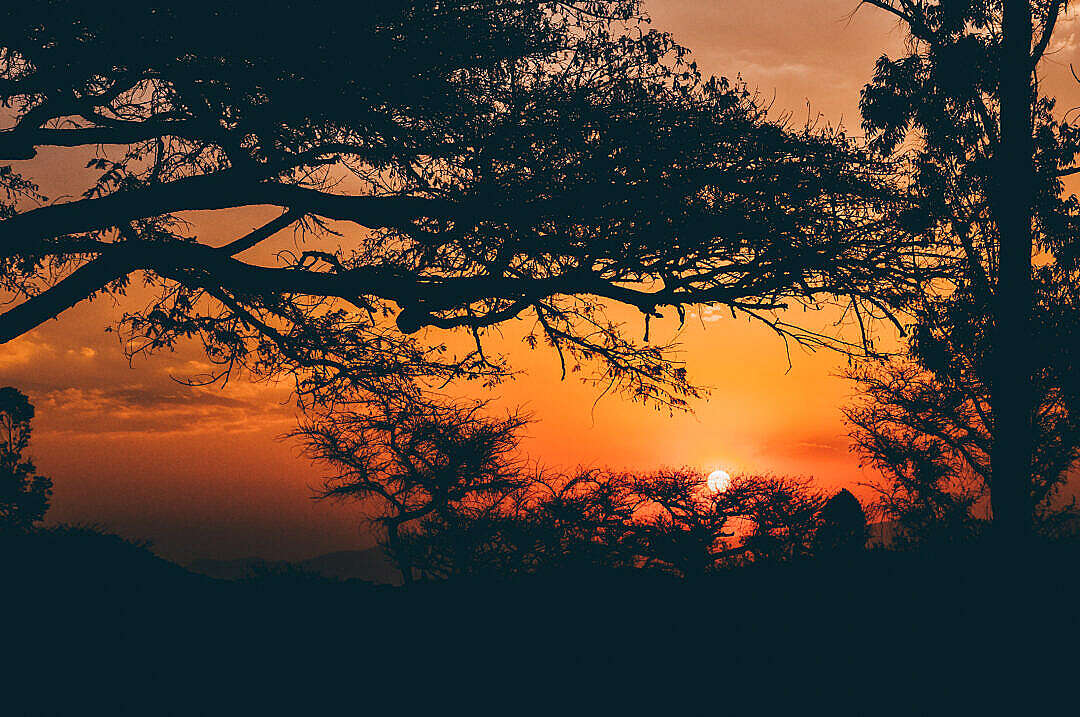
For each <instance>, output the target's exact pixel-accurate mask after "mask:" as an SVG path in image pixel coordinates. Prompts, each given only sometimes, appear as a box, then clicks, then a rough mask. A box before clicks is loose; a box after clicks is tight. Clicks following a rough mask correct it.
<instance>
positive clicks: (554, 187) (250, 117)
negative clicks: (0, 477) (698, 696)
mask: <svg viewBox="0 0 1080 717" xmlns="http://www.w3.org/2000/svg"><path fill="white" fill-rule="evenodd" d="M118 18H120V19H119V20H118ZM644 21H645V18H644V16H643V15H642V13H641V11H640V8H639V4H638V2H637V1H636V0H576V1H571V0H567V1H566V2H554V1H552V2H539V1H536V2H533V1H526V2H514V3H507V2H503V1H502V0H468V1H466V0H460V1H455V2H450V3H445V2H434V0H390V1H389V2H381V3H379V4H378V7H377V8H373V7H368V6H367V5H357V4H349V3H342V2H338V1H334V0H317V1H316V2H314V3H311V2H304V3H297V2H291V1H286V0H273V1H272V2H269V3H258V4H252V3H231V4H229V5H228V6H222V5H221V4H220V3H216V2H215V3H209V2H206V0H192V1H189V2H184V3H174V2H152V3H144V4H141V5H139V6H138V7H135V8H132V7H129V4H127V3H117V2H104V3H102V2H94V3H89V2H82V1H76V0H55V1H52V2H45V3H22V4H16V5H9V6H7V7H5V8H4V9H3V11H2V13H0V102H3V104H4V105H5V107H8V108H10V109H11V111H12V112H13V114H14V119H13V124H12V125H11V126H10V127H9V128H8V129H6V130H4V131H3V132H2V133H0V158H7V159H9V160H19V159H27V158H32V157H34V156H35V154H36V152H37V151H38V150H39V149H42V148H60V149H62V150H64V151H62V152H60V153H59V154H58V156H59V157H61V160H59V161H62V162H70V163H72V164H71V165H69V166H72V169H73V170H74V168H75V166H81V165H82V164H84V163H87V162H88V163H89V164H88V168H89V169H90V170H91V171H92V173H93V174H94V178H93V179H92V180H90V181H88V183H87V185H86V187H85V191H84V192H83V193H82V194H81V196H77V197H75V198H74V199H65V200H60V201H51V202H50V201H46V200H45V198H44V197H42V196H41V194H42V190H41V189H40V188H39V187H38V185H39V184H40V181H35V175H34V171H35V168H36V167H37V165H36V164H35V163H33V162H27V163H24V164H19V165H18V168H17V169H16V168H15V166H14V165H8V166H5V167H4V168H3V170H2V171H0V183H2V187H3V191H4V192H5V193H6V202H5V203H4V208H3V210H2V211H3V220H2V221H0V244H2V245H3V247H4V248H3V264H2V268H0V279H2V284H3V287H4V288H5V289H7V290H9V291H10V292H12V293H13V294H15V296H16V297H17V298H21V299H22V300H23V301H22V303H20V304H18V305H17V306H15V307H14V308H11V309H9V310H8V311H7V312H6V313H4V314H3V315H2V316H0V340H3V341H7V340H10V339H12V338H14V337H16V336H18V335H20V334H22V333H25V332H26V331H29V330H31V329H32V328H34V327H35V326H37V325H39V324H40V323H42V322H43V321H45V320H47V319H48V318H50V317H53V316H56V315H57V314H59V313H61V312H62V311H64V310H65V309H67V308H68V307H70V306H72V305H74V304H75V303H77V302H79V301H82V300H84V299H86V298H88V297H92V296H94V295H96V294H99V293H102V292H105V293H122V292H124V291H125V290H126V289H128V288H129V286H130V285H131V283H132V282H133V281H137V280H138V279H139V278H140V277H141V279H142V281H143V282H144V283H145V284H146V285H147V286H148V287H149V288H150V290H151V291H153V292H156V297H157V298H156V299H155V300H153V301H151V302H150V304H149V305H148V306H147V307H146V309H145V310H143V311H138V312H134V313H131V314H128V315H126V316H124V317H123V320H122V322H121V327H122V328H123V330H124V331H125V332H126V335H127V338H128V339H129V340H128V341H126V342H125V344H124V345H125V346H126V347H127V348H126V350H128V351H130V352H140V351H153V350H156V349H160V348H162V347H170V346H172V345H174V344H175V343H176V342H177V341H181V340H185V339H194V340H198V341H201V342H202V344H203V346H204V348H205V350H206V353H207V356H208V357H210V358H211V359H212V360H213V361H214V362H216V363H217V365H218V367H219V370H217V371H216V372H214V373H213V374H212V375H210V376H205V377H200V379H201V380H216V379H220V378H227V377H228V376H229V375H230V374H231V373H232V372H234V371H249V372H251V373H252V374H254V375H255V376H261V377H266V376H276V375H282V374H294V375H295V376H296V379H297V387H298V392H299V394H300V395H301V396H304V397H310V398H312V399H316V400H317V399H322V398H327V397H330V398H332V397H333V396H335V395H337V394H338V393H341V392H343V391H368V392H374V393H379V392H383V391H391V392H392V391H394V390H397V389H398V388H399V387H398V384H399V383H404V384H408V383H409V382H412V381H417V380H419V381H424V380H431V381H437V382H439V383H441V382H443V381H445V380H448V379H453V378H460V377H472V378H479V379H483V380H487V381H494V380H498V379H499V378H501V377H502V376H505V375H506V374H507V372H508V369H507V366H506V363H505V361H504V360H503V359H502V358H500V357H499V356H496V355H493V354H491V353H489V352H487V351H485V349H484V341H483V339H484V338H485V337H486V335H487V331H486V330H487V329H489V328H490V327H493V326H495V325H497V324H500V323H502V322H506V321H508V320H511V319H514V318H517V317H523V316H528V317H531V319H532V326H533V328H532V331H531V333H528V335H527V337H526V339H527V341H528V342H530V344H532V345H534V346H535V345H538V344H547V345H550V346H551V347H553V348H554V349H555V350H556V351H557V352H558V353H559V355H560V357H561V358H562V361H563V366H564V370H565V371H572V370H574V369H575V368H577V367H578V366H579V365H580V364H589V365H590V366H593V367H595V371H594V372H585V373H583V374H582V375H583V376H584V377H585V379H586V380H592V381H596V382H598V383H599V384H600V385H603V386H610V387H612V388H615V389H620V390H623V391H625V392H627V393H628V394H629V395H630V396H632V397H634V398H637V399H640V400H643V401H648V402H654V403H658V404H661V405H670V406H682V405H683V404H684V402H685V400H686V398H687V397H688V396H692V395H694V393H695V391H694V389H693V387H692V386H691V385H690V384H689V383H688V382H687V379H686V375H685V371H684V370H683V369H682V367H681V365H680V364H678V363H677V362H675V361H673V359H672V356H671V354H670V352H669V351H668V349H669V348H670V347H666V346H652V345H648V344H644V345H643V344H641V343H639V342H636V341H633V340H631V339H630V338H628V337H627V335H626V333H625V331H623V330H622V329H621V328H620V326H619V325H617V324H616V323H614V322H613V321H611V320H610V319H608V318H606V316H605V313H604V308H605V307H606V306H609V305H612V304H622V305H625V306H628V307H631V308H633V309H635V310H638V311H640V313H641V314H642V315H643V316H644V318H645V322H646V331H645V334H646V338H647V337H648V320H649V319H650V318H651V317H656V316H659V315H661V311H662V310H664V309H665V308H669V309H670V308H672V307H673V308H674V310H675V312H676V313H678V314H679V316H680V317H681V316H683V315H684V312H685V311H686V309H687V307H692V306H694V305H697V304H706V305H716V306H723V307H727V308H729V309H730V310H731V311H732V312H735V313H743V314H746V315H748V316H750V317H752V318H755V319H758V320H761V321H763V322H766V323H767V324H768V325H769V326H771V327H773V328H774V329H775V330H777V331H779V332H781V333H782V334H785V335H788V336H794V337H795V338H796V339H798V340H800V341H803V342H805V343H807V344H811V345H819V344H822V343H829V342H830V340H829V339H828V337H823V336H819V335H816V334H813V333H812V332H805V331H800V330H798V329H796V328H795V327H792V326H789V325H788V324H787V323H785V322H784V321H783V320H782V318H780V317H779V316H778V315H776V314H775V313H773V312H774V311H776V310H779V309H781V308H784V307H789V306H792V305H800V304H802V305H809V306H818V305H820V304H821V303H827V302H841V303H844V304H847V305H851V306H853V307H854V308H855V310H856V313H857V315H858V316H859V318H860V321H861V320H863V319H865V318H866V317H868V316H871V315H875V316H883V315H885V314H888V313H889V307H891V306H894V305H898V304H900V303H903V301H904V300H905V299H907V298H910V297H909V294H910V292H911V290H912V289H913V286H912V285H911V283H910V281H909V279H908V273H907V263H908V262H909V259H908V257H909V256H910V253H907V252H904V251H902V249H903V248H904V246H905V242H904V233H903V232H902V231H899V230H896V229H895V228H894V229H892V230H889V227H894V226H895V225H894V224H893V223H892V222H891V220H890V218H891V217H892V216H893V214H895V213H896V211H898V209H897V208H898V207H899V206H901V204H900V203H898V201H897V199H896V197H895V196H894V193H893V191H892V190H891V188H890V187H889V186H888V185H887V184H885V183H883V181H882V179H883V177H884V175H885V174H887V172H888V170H889V168H888V167H887V166H886V165H885V164H884V163H882V162H879V161H871V160H869V159H868V158H867V157H865V156H862V155H861V154H860V153H858V152H856V151H855V150H854V148H853V146H852V144H851V143H850V142H849V141H847V140H846V139H845V138H844V137H843V136H842V135H841V134H838V133H835V132H828V131H822V132H819V131H815V130H813V129H806V130H798V131H796V130H792V129H789V128H788V127H786V126H785V125H784V123H782V122H776V121H772V120H769V119H768V118H767V116H766V111H765V109H764V108H762V107H760V106H758V105H757V104H756V102H755V101H754V97H752V96H751V95H750V93H748V92H747V91H746V89H745V88H744V87H742V86H740V85H738V84H732V83H729V82H727V81H726V80H723V79H709V78H704V77H702V76H701V74H700V73H699V72H698V70H697V68H696V66H695V65H694V64H693V63H692V62H690V60H689V58H688V56H687V53H686V50H685V49H684V48H682V47H680V46H678V45H677V44H675V43H674V42H673V41H672V39H671V38H670V37H669V36H668V35H666V34H664V33H661V32H657V31H653V30H650V29H648V28H646V27H645V25H644ZM68 174H69V176H72V177H74V176H77V173H76V172H75V171H72V172H69V173H68ZM245 207H246V208H257V207H262V208H263V210H260V211H266V212H267V213H266V221H265V223H263V224H262V225H261V226H259V227H258V228H256V229H254V230H253V231H251V232H249V233H246V234H242V235H232V236H230V237H229V238H228V239H227V240H225V241H220V240H211V239H210V238H209V237H207V236H206V234H207V226H209V225H213V226H215V227H218V228H221V227H226V226H228V222H227V221H226V220H227V218H228V217H230V216H233V214H230V212H231V211H232V210H236V209H238V208H245ZM267 207H270V208H277V210H276V211H273V210H266V209H265V208H267ZM194 210H202V211H207V212H213V213H214V218H213V219H209V220H207V221H206V222H205V223H204V222H202V221H198V222H196V221H195V217H194V216H193V215H192V214H190V212H192V211H194ZM202 216H203V217H205V216H206V215H202ZM245 216H249V215H245ZM244 221H249V220H246V219H245V220H244ZM289 229H291V230H292V239H293V248H292V249H289V250H286V251H280V250H279V249H280V242H281V240H282V239H283V233H287V230H289ZM274 242H278V244H275V243H274ZM424 328H432V329H441V330H447V331H450V330H454V331H462V332H466V333H468V334H470V335H471V339H472V344H473V345H475V350H472V351H468V350H464V351H461V352H453V351H451V350H450V349H448V348H447V345H446V343H444V342H443V340H442V339H441V338H439V335H438V334H436V333H430V334H429V333H425V332H421V329H424ZM856 343H857V342H856Z"/></svg>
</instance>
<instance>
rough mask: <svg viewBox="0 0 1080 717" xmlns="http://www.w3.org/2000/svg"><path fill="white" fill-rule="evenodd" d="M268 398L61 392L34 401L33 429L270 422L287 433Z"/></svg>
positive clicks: (190, 392) (224, 427)
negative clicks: (35, 419)
mask: <svg viewBox="0 0 1080 717" xmlns="http://www.w3.org/2000/svg"><path fill="white" fill-rule="evenodd" d="M267 393H268V394H269V392H267ZM273 398H274V396H273V395H265V396H262V397H260V396H257V395H249V396H246V397H240V396H234V395H230V394H228V393H226V392H223V391H221V390H217V389H213V388H197V387H196V388H191V387H186V386H176V387H175V388H173V389H169V388H168V387H164V386H159V385H148V384H142V383H131V384H127V385H120V386H115V387H111V388H108V389H102V388H63V389H56V390H52V391H47V392H45V393H44V395H43V396H40V397H38V399H37V401H38V415H39V417H41V418H40V421H39V430H40V431H41V432H43V433H48V434H58V433H78V434H94V435H101V434H125V433H138V434H141V435H146V434H177V433H182V434H199V433H210V432H212V433H218V434H220V433H236V432H249V431H254V430H265V429H266V427H267V425H270V424H280V425H281V430H282V431H284V430H287V428H288V427H289V426H291V424H292V422H293V420H294V418H293V412H292V410H291V409H289V408H288V407H286V406H283V405H282V404H281V403H280V402H279V401H274V400H272V399H273Z"/></svg>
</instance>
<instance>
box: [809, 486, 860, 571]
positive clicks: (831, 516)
mask: <svg viewBox="0 0 1080 717" xmlns="http://www.w3.org/2000/svg"><path fill="white" fill-rule="evenodd" d="M818 521H819V522H818V528H817V532H816V533H815V535H814V551H815V552H816V553H817V554H819V555H826V554H838V553H843V554H849V553H855V552H858V551H860V550H862V549H863V548H865V547H866V538H867V532H866V513H865V512H863V508H862V505H861V504H860V503H859V500H858V498H856V497H855V496H854V495H852V493H851V491H849V490H847V489H846V488H845V489H843V490H841V491H840V492H839V493H837V494H836V495H834V496H833V497H832V498H829V500H828V501H827V502H826V503H825V505H824V506H823V507H822V508H821V512H820V514H819V515H818Z"/></svg>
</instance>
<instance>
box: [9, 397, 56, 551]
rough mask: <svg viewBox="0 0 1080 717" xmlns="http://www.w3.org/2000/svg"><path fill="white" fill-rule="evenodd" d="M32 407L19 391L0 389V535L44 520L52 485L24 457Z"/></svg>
mask: <svg viewBox="0 0 1080 717" xmlns="http://www.w3.org/2000/svg"><path fill="white" fill-rule="evenodd" d="M33 420H34V406H33V404H31V403H30V400H29V399H27V397H26V396H25V395H24V394H23V393H22V392H21V391H19V390H18V389H16V388H12V387H11V386H5V387H4V388H0V531H14V532H26V531H28V530H30V528H31V527H33V525H34V523H36V522H38V521H40V520H41V519H42V518H44V517H45V512H46V511H48V509H49V497H50V496H51V495H52V481H51V480H49V479H48V478H46V477H45V476H41V475H37V468H35V467H34V464H33V462H32V461H30V460H29V459H28V458H27V457H26V456H24V455H23V454H24V453H25V452H26V449H27V447H29V445H30V434H31V425H30V424H31V422H32V421H33Z"/></svg>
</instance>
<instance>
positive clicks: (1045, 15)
mask: <svg viewBox="0 0 1080 717" xmlns="http://www.w3.org/2000/svg"><path fill="white" fill-rule="evenodd" d="M864 2H865V4H868V5H872V6H875V7H878V8H880V9H883V10H885V11H887V12H889V13H890V14H892V15H893V16H895V17H896V18H898V19H899V20H900V21H901V22H902V23H903V26H904V28H905V30H906V32H907V34H908V40H909V42H908V51H907V54H905V55H904V56H902V57H900V58H896V59H894V58H890V57H887V56H883V57H882V58H881V59H880V60H879V61H878V63H877V66H876V68H875V72H874V77H873V79H872V80H871V82H870V83H869V84H868V85H867V86H866V88H865V90H864V91H863V96H862V113H863V119H864V126H865V128H866V129H867V131H868V132H869V133H870V134H871V137H872V142H873V145H874V146H875V148H876V149H877V150H878V151H879V152H881V153H882V154H892V153H894V152H896V151H898V150H900V149H902V148H904V147H905V140H907V139H909V138H913V139H915V140H916V141H915V145H916V146H915V148H914V149H911V150H910V153H909V157H910V164H909V169H910V172H909V174H908V176H909V178H910V181H911V185H912V193H913V195H914V196H915V197H916V198H917V199H918V200H919V203H920V204H921V209H920V210H919V211H918V212H912V213H911V215H909V221H910V223H911V225H912V227H913V228H918V227H920V226H921V227H923V228H924V229H925V235H926V238H927V241H928V243H929V244H930V245H932V246H935V247H936V248H937V249H936V251H937V253H938V254H939V255H940V256H939V260H940V261H941V262H943V264H944V265H945V266H949V267H951V269H950V270H949V273H951V274H952V276H951V279H950V281H949V282H948V283H947V284H945V285H941V284H938V285H930V286H928V287H927V294H928V297H929V298H928V299H927V302H928V304H929V305H926V306H923V307H922V308H921V310H920V312H921V315H922V319H923V321H922V322H921V324H920V328H921V330H922V331H923V338H922V339H920V343H923V344H937V345H946V344H949V343H950V342H951V341H953V338H950V337H948V336H945V334H946V333H948V332H949V331H952V330H954V329H955V330H959V331H963V330H964V328H963V327H959V328H957V326H956V325H950V324H948V323H946V324H945V325H942V324H940V323H938V322H937V320H938V319H940V318H949V319H961V318H967V319H970V318H973V317H974V316H976V315H977V314H978V313H979V312H984V313H985V316H986V319H987V320H986V321H985V322H984V323H982V324H981V328H980V330H981V331H982V332H983V335H982V337H981V339H980V340H982V341H984V342H985V343H984V344H983V345H982V346H980V347H978V348H977V349H976V347H975V346H973V345H972V343H971V342H968V343H967V345H966V346H965V347H961V344H963V343H964V341H963V340H960V341H956V342H955V343H954V344H953V348H963V349H964V350H966V356H965V357H963V358H965V359H966V360H967V361H968V365H967V366H960V365H959V364H957V365H954V366H952V367H950V371H951V378H950V379H949V380H953V379H960V380H961V383H962V384H963V385H962V386H959V387H957V388H956V391H958V392H959V393H957V392H956V391H950V392H948V393H947V395H946V398H945V402H946V403H949V404H950V405H948V406H942V410H941V411H937V410H936V409H932V410H934V411H936V413H937V415H938V417H940V416H941V415H943V414H947V413H949V412H950V411H952V410H953V409H958V410H963V411H971V412H975V413H980V412H981V413H983V414H984V415H980V416H979V417H978V421H979V422H980V423H981V424H982V428H983V430H985V432H986V435H985V438H986V439H987V440H986V445H985V446H983V447H982V452H983V453H985V455H986V457H987V461H986V464H985V466H979V463H980V461H979V459H978V458H973V457H966V456H965V457H963V460H964V462H966V463H967V464H968V465H969V466H971V467H972V468H978V469H979V470H982V471H983V475H984V477H985V478H986V479H987V481H988V483H989V487H990V492H991V504H992V508H993V519H994V522H995V524H996V525H997V526H998V528H999V531H998V532H999V533H1000V534H1001V535H1002V536H1003V537H1007V538H1008V539H1010V540H1013V541H1016V540H1017V539H1019V538H1022V537H1023V536H1024V535H1026V534H1027V533H1028V531H1029V530H1030V528H1031V524H1032V519H1033V518H1032V516H1033V501H1034V500H1036V499H1037V498H1038V497H1039V496H1038V495H1037V494H1038V493H1039V491H1040V489H1039V488H1038V487H1037V485H1038V483H1039V482H1040V480H1043V479H1044V478H1045V476H1044V477H1043V478H1038V477H1036V478H1035V479H1034V480H1033V477H1032V476H1033V473H1034V474H1035V475H1036V476H1038V474H1039V472H1040V467H1039V466H1038V465H1037V463H1038V461H1039V458H1038V451H1037V450H1034V445H1035V444H1034V440H1033V423H1034V421H1035V418H1034V417H1035V415H1036V413H1037V410H1039V409H1041V407H1042V406H1044V405H1045V402H1044V401H1043V400H1042V399H1041V398H1040V397H1039V396H1038V388H1037V383H1038V379H1037V374H1038V372H1039V371H1040V370H1041V369H1043V368H1045V364H1046V360H1045V359H1046V357H1044V356H1036V355H1035V351H1033V347H1035V346H1037V345H1038V343H1039V342H1038V341H1034V340H1033V339H1034V336H1033V326H1032V323H1031V315H1032V310H1033V307H1035V306H1036V289H1035V283H1034V282H1033V279H1032V275H1033V267H1032V255H1033V252H1034V250H1035V249H1038V250H1040V251H1042V252H1046V253H1048V254H1049V255H1050V256H1052V257H1053V259H1054V260H1056V261H1057V262H1058V266H1057V267H1055V268H1054V269H1053V270H1052V272H1053V273H1054V275H1055V277H1056V280H1057V281H1062V280H1065V281H1075V280H1076V274H1075V272H1076V266H1075V264H1074V263H1070V262H1071V261H1072V259H1071V258H1070V257H1074V256H1075V250H1074V249H1073V248H1072V246H1071V245H1072V244H1073V242H1074V239H1073V237H1074V236H1075V233H1076V228H1077V226H1076V200H1075V198H1073V197H1068V198H1065V197H1063V196H1062V194H1063V185H1062V177H1064V176H1066V175H1069V174H1074V173H1075V172H1077V171H1080V170H1078V168H1077V167H1076V166H1075V164H1074V160H1075V158H1076V154H1077V149H1078V146H1080V145H1078V138H1077V133H1076V131H1075V129H1074V128H1073V127H1071V126H1070V125H1068V124H1067V123H1065V122H1062V121H1060V120H1058V119H1056V118H1055V115H1054V102H1053V100H1052V99H1050V98H1047V97H1045V96H1043V95H1041V94H1040V92H1039V85H1038V77H1037V74H1036V70H1037V69H1038V67H1039V63H1040V62H1041V60H1042V59H1043V56H1044V54H1045V53H1046V50H1047V48H1048V47H1050V44H1051V41H1052V38H1053V35H1054V29H1055V27H1056V23H1057V20H1058V18H1059V17H1060V16H1061V14H1062V13H1063V12H1064V10H1065V2H1064V0H1035V1H1034V2H1032V1H1031V0H1004V1H1003V2H989V1H982V0H965V1H964V2H938V1H936V0H864ZM1050 293H1051V294H1052V293H1053V291H1050ZM949 294H952V296H951V297H949ZM943 295H944V296H946V297H948V298H945V299H942V298H941V297H942V296H943ZM939 301H944V302H945V305H940V304H939V305H935V303H936V302H939ZM965 304H966V307H967V308H958V307H960V306H961V305H965ZM949 313H952V316H948V317H946V316H944V315H945V314H949ZM919 350H920V351H921V349H919ZM936 350H937V349H932V351H936ZM961 353H963V351H961ZM957 356H959V354H957ZM930 368H931V370H936V366H930ZM957 372H959V373H957ZM935 378H938V379H940V378H941V376H940V374H939V375H938V376H937V377H935ZM871 387H872V388H873V386H871ZM915 388H916V390H917V387H915ZM948 388H949V389H952V388H953V387H948ZM964 394H966V395H964ZM923 398H924V399H925V398H927V397H926V396H924V397H923ZM958 401H960V402H964V401H966V402H967V403H966V407H964V408H962V409H961V407H960V403H958ZM912 408H913V410H915V415H916V416H918V415H919V413H920V411H919V409H918V408H917V407H914V406H913V407H912ZM913 420H919V419H913ZM1040 420H1041V419H1040ZM964 422H966V418H965V421H964ZM964 422H961V425H960V427H959V429H958V430H961V431H967V430H968V428H967V427H966V426H964V425H962V424H963V423H964ZM863 423H865V421H863ZM919 430H920V431H921V430H922V429H919ZM944 430H945V431H953V430H954V427H947V428H946V429H944ZM929 433H930V434H935V433H936V434H937V436H938V438H941V437H942V436H943V435H944V434H943V433H942V431H937V430H931V431H930V432H929ZM972 435H973V436H974V435H975V434H972ZM949 450H950V451H953V452H957V453H962V452H963V449H961V448H959V444H957V443H956V442H955V441H954V442H953V445H951V446H949ZM895 458H896V460H900V459H901V458H903V456H895ZM923 458H925V456H924V457H923ZM923 458H920V459H919V460H920V461H922V460H923ZM889 460H890V461H891V460H892V459H889ZM923 462H924V464H925V465H926V466H929V464H926V463H925V461H923ZM898 465H903V462H902V461H901V462H900V463H899V464H898ZM983 469H984V470H983ZM933 470H935V471H938V472H939V473H940V468H934V469H933ZM927 475H928V476H929V474H927ZM1043 482H1045V481H1043Z"/></svg>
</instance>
